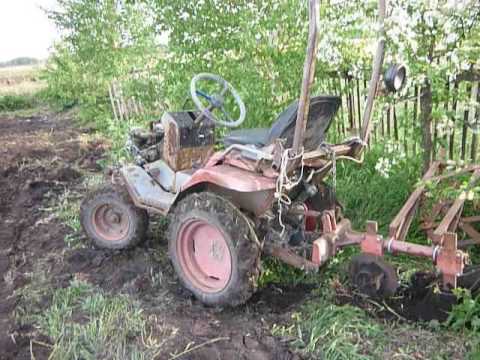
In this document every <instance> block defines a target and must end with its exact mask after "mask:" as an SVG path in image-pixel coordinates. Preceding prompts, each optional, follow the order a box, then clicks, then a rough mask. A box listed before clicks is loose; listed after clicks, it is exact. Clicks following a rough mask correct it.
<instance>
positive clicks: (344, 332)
mask: <svg viewBox="0 0 480 360" xmlns="http://www.w3.org/2000/svg"><path fill="white" fill-rule="evenodd" d="M384 156H386V154H385V151H384V149H383V148H382V147H378V146H377V147H375V148H373V149H371V151H369V152H368V153H367V154H366V157H365V161H364V164H363V165H362V166H358V165H356V164H352V163H341V164H338V167H337V179H336V184H337V188H336V192H337V197H338V198H339V200H340V202H341V203H342V204H343V205H344V207H345V215H346V217H347V218H349V219H350V220H352V223H353V227H354V228H355V229H358V230H364V228H365V223H366V221H367V220H376V221H378V223H379V230H380V232H381V233H382V234H386V232H387V230H388V224H389V223H390V221H391V220H392V219H393V217H394V216H395V214H396V213H397V212H398V211H399V210H400V208H401V206H402V205H403V203H404V202H405V201H406V199H407V198H408V196H409V194H410V193H411V191H412V189H413V187H414V186H415V184H416V183H417V181H418V178H419V177H420V162H419V160H417V159H408V161H403V162H400V163H399V164H398V165H397V166H395V167H394V168H393V169H392V171H391V172H390V174H389V176H388V178H385V177H383V176H381V175H380V174H379V173H378V172H377V171H376V170H375V165H376V163H377V161H378V159H379V158H380V157H384ZM418 225H419V222H418V220H417V221H416V222H414V223H413V224H412V228H411V231H410V232H409V234H408V240H409V241H413V242H419V243H422V242H423V243H425V242H426V239H425V236H424V234H422V232H421V231H420V230H419V229H418ZM357 251H358V250H357V249H354V248H347V249H345V250H342V251H341V252H340V253H339V254H338V255H337V256H336V257H335V258H333V259H331V260H330V261H329V263H328V264H327V266H325V267H324V268H323V269H322V270H321V271H320V274H319V275H317V278H316V279H315V278H312V277H308V276H305V275H304V274H303V273H301V272H297V271H292V270H291V269H290V268H289V267H287V266H285V265H283V264H279V263H277V262H266V263H265V265H266V271H265V274H264V275H262V277H263V278H262V280H263V282H264V284H266V283H268V282H270V281H272V282H278V281H281V282H282V283H285V282H287V283H292V284H296V283H305V282H308V283H311V282H314V283H315V281H316V283H317V289H316V290H315V291H314V293H315V294H314V295H315V296H316V297H315V298H313V299H311V300H309V301H308V302H307V303H306V304H304V305H303V306H302V307H301V308H300V309H298V311H296V312H295V313H294V314H293V315H292V317H291V319H290V321H288V322H287V323H284V324H274V325H273V327H272V333H273V334H274V335H277V336H283V337H286V338H287V339H290V340H292V345H293V346H294V347H296V348H297V349H298V351H300V352H301V353H302V354H304V355H305V356H306V357H307V358H321V359H327V360H329V359H335V360H336V359H348V360H350V359H353V360H359V359H393V358H396V359H397V358H398V359H461V358H467V359H475V358H479V355H480V352H479V351H480V349H479V345H478V332H476V331H473V332H472V331H471V330H469V329H471V328H472V321H473V322H476V321H478V309H479V308H480V307H478V303H476V302H475V301H474V299H471V298H470V300H471V301H469V302H468V304H467V305H465V306H461V307H459V308H456V309H454V311H453V312H452V314H453V315H452V319H451V321H450V323H449V324H444V325H440V324H438V323H437V324H435V322H433V323H425V324H411V323H407V322H391V321H390V322H387V321H385V320H382V319H377V318H374V317H372V314H370V313H367V312H366V311H365V310H363V309H360V308H357V307H354V306H351V305H342V306H340V305H337V304H336V294H335V291H333V290H332V289H333V288H335V287H336V286H337V285H336V284H344V283H346V282H348V279H347V275H346V271H345V270H346V267H347V264H348V261H349V259H350V257H351V255H352V254H354V253H356V252H357ZM388 261H389V262H391V263H392V264H393V265H394V266H396V267H397V268H398V269H399V273H400V279H401V281H402V282H407V281H409V278H410V275H411V274H412V273H413V272H415V271H418V270H426V269H432V264H431V263H430V262H429V261H428V260H425V259H415V258H412V257H408V256H397V257H389V258H388ZM451 324H456V325H457V327H456V328H455V327H451V326H450V325H451ZM479 324H480V323H479Z"/></svg>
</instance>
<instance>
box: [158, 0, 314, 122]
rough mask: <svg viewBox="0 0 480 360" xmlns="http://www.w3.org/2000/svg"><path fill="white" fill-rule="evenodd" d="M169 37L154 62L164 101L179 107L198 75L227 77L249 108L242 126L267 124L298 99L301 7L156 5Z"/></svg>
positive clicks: (290, 3)
mask: <svg viewBox="0 0 480 360" xmlns="http://www.w3.org/2000/svg"><path fill="white" fill-rule="evenodd" d="M154 2H155V5H156V16H157V18H156V22H157V23H158V24H160V26H161V29H162V30H163V31H165V32H168V34H169V44H168V55H167V56H166V57H165V58H164V59H162V61H160V63H159V67H160V69H161V70H160V72H161V74H162V76H163V77H164V79H163V84H164V89H165V96H166V98H167V99H168V100H169V101H170V106H172V107H174V108H178V107H180V106H181V105H182V103H183V101H184V100H185V97H186V96H188V93H187V89H188V84H189V81H190V79H191V78H192V76H193V75H194V74H196V73H199V72H213V73H218V74H220V75H222V76H223V77H224V78H226V79H228V80H229V81H230V82H231V83H232V84H233V85H234V86H235V87H236V88H237V89H238V90H239V92H240V95H241V96H242V98H243V100H244V102H245V104H246V105H247V120H246V126H247V127H253V126H261V125H267V124H269V123H270V122H271V121H272V120H273V115H274V114H275V113H277V112H279V111H280V110H282V109H283V108H284V106H285V105H286V104H287V103H289V102H291V101H292V100H294V99H295V98H297V97H298V92H299V88H300V79H301V75H302V68H303V60H304V53H305V39H306V26H307V22H306V21H305V19H306V18H307V14H306V7H305V2H298V1H297V0H280V1H269V2H265V1H250V0H241V1H235V2H212V1H195V2H192V1H187V0H180V1H175V2H171V1H166V0H156V1H154Z"/></svg>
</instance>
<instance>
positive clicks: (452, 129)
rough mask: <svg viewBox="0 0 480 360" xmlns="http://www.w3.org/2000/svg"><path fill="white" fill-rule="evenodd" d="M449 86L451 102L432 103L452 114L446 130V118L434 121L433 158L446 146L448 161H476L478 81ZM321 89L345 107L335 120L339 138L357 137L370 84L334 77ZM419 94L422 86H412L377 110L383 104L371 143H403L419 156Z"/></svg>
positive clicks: (479, 116)
mask: <svg viewBox="0 0 480 360" xmlns="http://www.w3.org/2000/svg"><path fill="white" fill-rule="evenodd" d="M446 84H447V82H446ZM446 86H447V89H446V91H447V92H448V94H449V95H448V96H447V98H448V100H447V101H445V102H443V103H435V102H434V104H433V108H434V111H435V110H436V109H437V108H438V107H443V109H445V110H447V111H448V113H449V114H450V115H449V116H448V121H447V122H448V126H446V127H443V126H441V124H443V123H445V120H446V119H442V120H441V121H438V120H434V121H433V124H432V137H433V139H432V140H433V142H434V157H437V156H438V154H439V148H440V147H445V148H446V150H447V152H446V153H447V155H448V158H449V159H453V160H464V161H467V162H470V161H471V162H475V161H477V160H479V157H480V156H479V145H478V142H479V139H478V136H479V134H480V107H479V106H474V105H473V103H474V102H475V101H476V102H477V103H479V102H480V87H479V81H478V80H476V79H475V81H467V80H463V81H459V82H455V83H453V84H447V85H446ZM321 88H322V91H324V92H327V93H329V94H335V95H338V96H340V97H341V98H342V106H341V108H340V111H339V114H338V115H337V117H336V126H335V131H336V134H335V135H336V138H344V137H347V136H349V135H358V134H359V133H360V128H361V117H362V114H363V107H364V102H365V101H366V94H367V88H368V81H367V80H359V79H353V78H351V77H346V78H331V79H328V80H327V81H326V82H324V83H323V84H322V86H321ZM462 92H463V93H466V94H468V100H459V96H458V94H460V93H462ZM420 95H421V94H420V89H419V87H418V86H411V87H410V88H408V89H406V90H405V95H403V96H402V97H401V98H399V99H397V100H396V101H393V102H392V103H390V104H386V105H385V106H384V107H382V108H380V109H379V108H378V107H379V106H381V105H377V111H376V113H375V115H374V118H373V121H374V123H373V126H372V134H371V137H370V138H371V140H370V141H371V142H373V143H375V142H384V141H386V140H393V141H395V142H396V143H399V144H402V146H403V148H404V151H405V153H406V154H407V155H416V154H417V153H418V152H419V150H420V149H421V145H420V141H421V135H420V134H421V129H420V128H421V126H422V125H421V120H420V116H419V115H420ZM332 130H333V129H331V130H330V131H332Z"/></svg>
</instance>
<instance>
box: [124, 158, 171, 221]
mask: <svg viewBox="0 0 480 360" xmlns="http://www.w3.org/2000/svg"><path fill="white" fill-rule="evenodd" d="M120 173H121V175H122V177H123V179H124V180H125V184H126V186H127V189H128V192H129V193H130V195H131V196H132V198H133V200H134V202H135V203H136V204H137V205H138V206H139V207H147V208H154V209H155V210H158V211H159V212H161V213H167V212H168V210H169V209H170V206H171V205H172V204H173V201H174V200H175V194H172V193H170V192H168V191H165V190H163V188H162V187H161V186H160V185H158V183H157V182H156V181H155V180H153V179H152V177H151V176H150V175H149V174H148V173H147V172H146V171H145V170H144V169H143V168H141V167H140V166H137V165H128V166H125V167H124V168H123V169H122V170H121V171H120Z"/></svg>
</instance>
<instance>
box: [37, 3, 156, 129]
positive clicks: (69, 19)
mask: <svg viewBox="0 0 480 360" xmlns="http://www.w3.org/2000/svg"><path fill="white" fill-rule="evenodd" d="M58 8H59V9H60V10H58V11H49V12H48V15H49V17H50V18H51V19H52V20H53V21H54V22H55V24H56V26H57V27H58V28H59V30H60V32H61V34H62V36H61V40H60V42H58V43H57V44H56V45H55V52H54V54H53V56H52V57H51V58H50V59H49V62H48V65H47V70H46V74H45V76H46V78H47V82H48V93H49V94H50V95H51V97H53V98H55V99H56V100H58V101H60V102H61V103H63V104H68V103H73V102H77V103H79V104H81V105H82V106H81V110H82V111H81V115H82V116H83V117H84V118H88V119H92V118H95V116H96V114H98V113H101V112H105V111H107V110H106V109H108V108H109V101H108V86H109V84H110V82H111V81H112V80H114V79H119V78H121V77H123V76H126V75H127V74H130V73H132V72H135V71H136V70H138V69H144V68H145V67H146V66H147V65H148V64H149V63H151V62H153V61H154V60H155V57H156V55H158V52H159V51H158V47H157V45H156V35H157V33H156V31H155V26H154V23H153V21H152V18H151V17H149V14H150V15H151V9H149V8H148V4H147V3H143V2H130V1H121V0H108V1H96V0H83V1H82V0H59V1H58Z"/></svg>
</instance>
